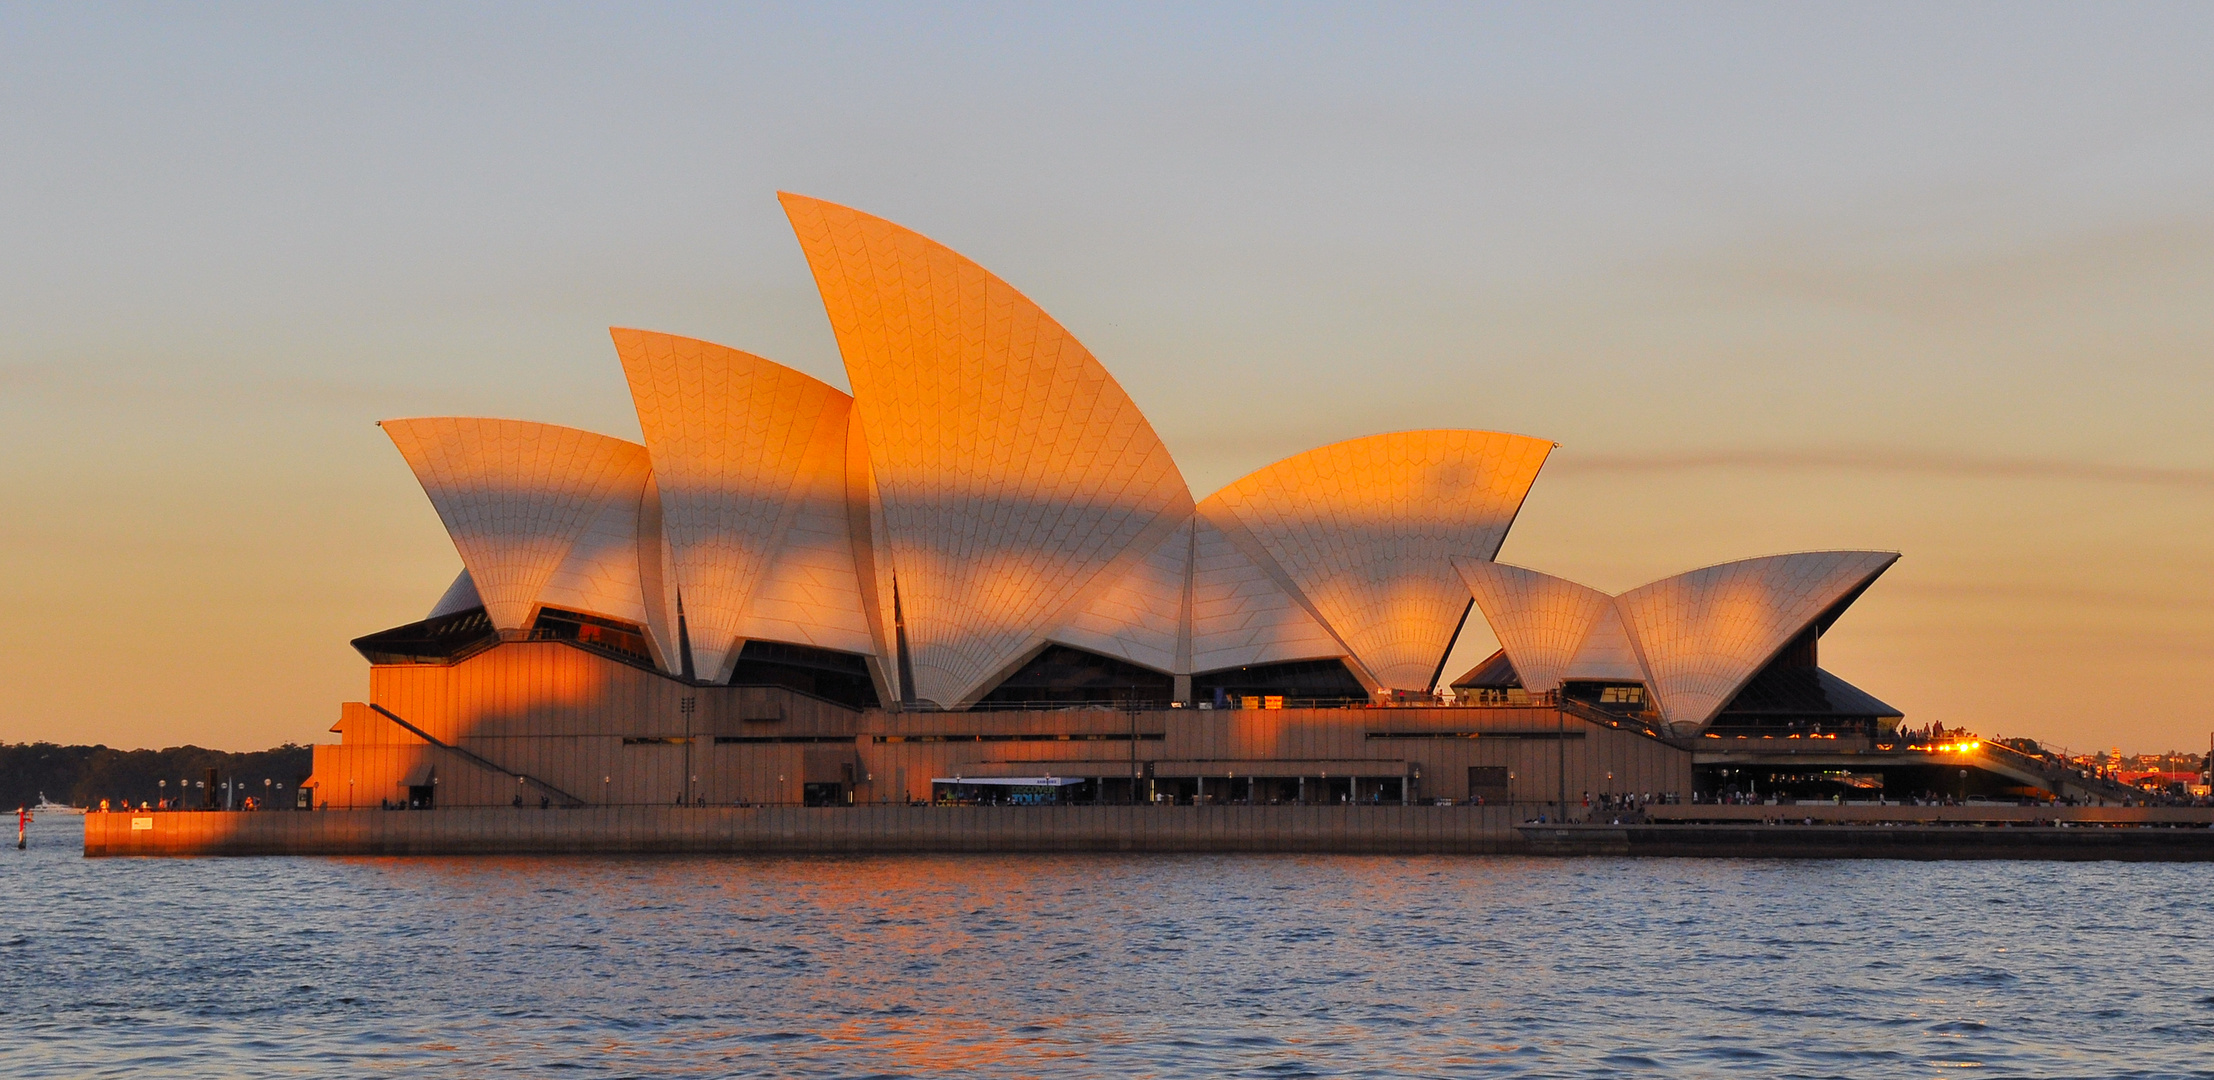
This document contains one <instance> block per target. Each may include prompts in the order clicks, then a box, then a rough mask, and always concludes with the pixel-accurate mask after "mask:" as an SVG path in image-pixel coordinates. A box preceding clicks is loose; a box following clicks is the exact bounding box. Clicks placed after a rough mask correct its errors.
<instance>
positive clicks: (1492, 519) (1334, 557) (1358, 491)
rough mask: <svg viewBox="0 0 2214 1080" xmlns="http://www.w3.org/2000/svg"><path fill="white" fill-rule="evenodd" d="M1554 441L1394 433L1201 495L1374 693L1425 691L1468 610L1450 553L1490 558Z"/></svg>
mask: <svg viewBox="0 0 2214 1080" xmlns="http://www.w3.org/2000/svg"><path fill="white" fill-rule="evenodd" d="M1552 449H1553V444H1552V443H1551V442H1548V441H1546V440H1544V439H1533V438H1530V437H1528V436H1524V435H1508V434H1503V433H1500V432H1491V431H1406V432H1397V433H1394V434H1388V435H1371V436H1368V437H1366V438H1360V439H1350V440H1347V441H1345V442H1341V443H1334V444H1331V445H1329V446H1324V447H1321V448H1318V449H1315V450H1309V451H1307V452H1306V453H1303V454H1298V455H1296V456H1293V457H1289V458H1286V459H1284V460H1283V461H1279V462H1277V463H1276V464H1274V465H1270V466H1268V467H1267V468H1264V469H1261V470H1259V471H1256V472H1254V473H1252V474H1250V475H1248V476H1246V477H1244V478H1242V479H1240V480H1238V481H1237V482H1235V483H1233V484H1231V485H1230V486H1229V487H1226V488H1224V489H1223V490H1221V491H1219V492H1217V493H1215V494H1214V495H1212V496H1210V497H1209V498H1208V499H1207V500H1206V502H1205V503H1204V504H1203V510H1204V512H1206V513H1209V514H1210V515H1213V514H1226V515H1227V516H1228V517H1230V518H1233V519H1235V521H1236V522H1237V524H1238V525H1239V526H1241V527H1243V529H1244V530H1245V531H1246V533H1247V534H1248V535H1250V536H1252V537H1253V538H1254V540H1255V541H1257V542H1258V543H1259V544H1260V546H1261V547H1262V549H1263V550H1264V551H1266V553H1267V555H1268V557H1269V558H1270V559H1271V560H1273V561H1274V563H1275V564H1276V566H1278V567H1280V568H1281V569H1282V571H1283V573H1284V574H1285V575H1286V576H1287V577H1288V578H1289V582H1290V584H1291V585H1292V586H1293V588H1294V590H1295V592H1294V595H1295V597H1296V598H1298V599H1300V600H1301V601H1303V603H1304V606H1306V607H1307V609H1308V610H1310V611H1311V612H1313V613H1314V614H1315V616H1316V617H1317V618H1318V619H1319V620H1320V621H1321V622H1322V623H1323V624H1324V625H1325V626H1327V627H1328V628H1329V629H1330V630H1331V631H1332V632H1333V633H1334V634H1335V635H1336V637H1337V638H1338V639H1339V640H1341V641H1343V642H1344V643H1345V646H1346V647H1347V649H1348V650H1349V651H1350V654H1351V658H1352V659H1353V660H1354V661H1355V666H1356V667H1357V668H1358V669H1359V670H1358V671H1357V672H1356V674H1361V673H1365V674H1366V675H1367V676H1368V677H1369V678H1370V679H1372V680H1373V681H1374V683H1375V684H1376V685H1377V686H1379V687H1388V688H1394V689H1401V690H1427V689H1429V688H1430V683H1431V681H1432V680H1433V679H1434V678H1435V676H1436V674H1437V671H1438V665H1439V663H1440V662H1441V661H1442V660H1443V658H1444V656H1445V651H1446V649H1447V648H1448V647H1449V646H1450V645H1451V643H1452V640H1453V633H1454V631H1455V629H1456V628H1458V627H1459V626H1460V623H1461V619H1462V617H1463V616H1464V615H1465V614H1466V613H1467V611H1468V601H1469V594H1468V588H1467V586H1466V584H1465V583H1464V582H1463V581H1462V580H1461V577H1460V574H1459V573H1458V572H1457V571H1456V570H1454V568H1453V560H1454V559H1455V558H1472V559H1486V560H1488V559H1490V558H1491V557H1492V556H1493V555H1496V554H1498V551H1499V545H1500V544H1501V543H1502V542H1504V541H1505V540H1506V538H1507V529H1508V527H1509V526H1511V525H1512V524H1513V523H1514V518H1515V515H1516V513H1518V512H1519V511H1520V510H1521V508H1522V500H1523V498H1524V496H1526V495H1527V494H1528V493H1529V490H1530V484H1531V483H1532V482H1533V481H1535V480H1536V479H1537V473H1538V469H1539V468H1540V467H1542V466H1543V465H1544V464H1545V458H1546V455H1547V454H1549V453H1551V452H1552Z"/></svg>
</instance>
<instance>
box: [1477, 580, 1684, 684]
mask: <svg viewBox="0 0 2214 1080" xmlns="http://www.w3.org/2000/svg"><path fill="white" fill-rule="evenodd" d="M1453 565H1454V567H1455V568H1456V569H1458V570H1459V571H1460V574H1461V578H1462V580H1463V581H1464V582H1465V583H1466V584H1467V586H1468V591H1469V592H1470V593H1471V594H1472V595H1474V596H1475V598H1476V606H1477V608H1479V609H1480V610H1482V611H1483V613H1484V620H1485V621H1486V622H1488V623H1490V624H1491V632H1492V633H1493V634H1494V635H1495V636H1497V637H1498V639H1499V647H1500V648H1502V649H1505V650H1506V651H1507V659H1508V660H1510V661H1512V662H1513V664H1514V670H1515V674H1516V675H1518V676H1520V677H1521V679H1522V687H1523V689H1525V690H1529V691H1531V692H1533V693H1543V692H1545V691H1547V690H1557V689H1559V688H1560V685H1561V680H1562V679H1563V678H1565V677H1566V676H1567V675H1568V674H1569V673H1570V668H1571V665H1572V663H1573V662H1574V661H1576V660H1577V659H1578V654H1579V651H1580V650H1582V649H1583V648H1584V646H1585V643H1586V642H1587V641H1588V640H1589V639H1590V638H1591V637H1592V631H1593V627H1594V626H1595V625H1597V624H1598V623H1600V622H1601V620H1602V617H1605V620H1606V622H1607V623H1608V625H1610V626H1612V627H1613V628H1614V630H1615V633H1616V634H1617V635H1619V634H1620V633H1621V622H1620V620H1619V619H1616V618H1614V617H1613V614H1614V598H1613V597H1611V596H1608V595H1607V594H1605V593H1603V592H1600V591H1599V590H1597V589H1592V588H1586V587H1585V586H1582V585H1578V584H1576V583H1575V582H1573V581H1570V580H1568V579H1566V578H1557V577H1554V576H1552V575H1550V574H1541V573H1538V572H1537V571H1535V570H1525V569H1523V568H1522V567H1519V566H1509V565H1506V564H1504V563H1496V562H1490V561H1487V560H1483V559H1455V560H1453ZM1587 666H1588V665H1587ZM1632 678H1637V679H1639V680H1640V681H1643V678H1642V675H1633V676H1632Z"/></svg>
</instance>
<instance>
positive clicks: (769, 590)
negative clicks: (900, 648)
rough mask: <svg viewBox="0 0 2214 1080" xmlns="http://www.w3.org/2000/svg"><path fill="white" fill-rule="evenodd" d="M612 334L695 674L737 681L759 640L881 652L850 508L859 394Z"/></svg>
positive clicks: (700, 346)
mask: <svg viewBox="0 0 2214 1080" xmlns="http://www.w3.org/2000/svg"><path fill="white" fill-rule="evenodd" d="M610 334H611V336H612V337H613V338H614V341H615V351H616V354H617V355H618V356H620V357H621V359H622V363H623V373H624V375H625V376H627V377H628V379H629V381H630V389H631V397H632V400H633V401H634V403H635V404H636V406H637V408H638V423H639V427H640V428H641V429H642V430H643V431H644V433H645V436H646V448H647V450H648V451H649V452H650V453H651V455H652V459H653V464H654V483H655V486H656V487H657V489H658V492H659V497H660V518H661V529H662V533H663V535H665V536H666V537H667V540H668V551H669V559H670V566H669V575H668V576H669V579H670V580H671V581H672V582H673V583H674V585H675V590H676V597H678V598H680V599H681V601H682V604H683V611H684V624H685V628H686V633H687V637H688V639H689V640H690V643H691V648H692V664H693V671H694V672H695V674H696V675H697V676H698V677H699V678H702V679H706V680H709V681H718V682H719V681H722V680H724V679H727V678H728V677H729V675H730V671H731V668H732V666H733V665H734V664H735V663H736V662H737V659H738V652H739V649H740V648H741V647H742V646H743V644H744V643H745V642H746V641H747V640H748V639H752V638H764V639H770V640H775V641H786V642H792V643H796V644H803V645H812V646H816V647H820V648H826V649H838V650H843V651H847V652H856V653H863V654H872V653H874V652H875V648H874V642H873V638H872V636H871V634H870V632H869V626H868V620H867V617H866V615H865V614H864V611H863V605H862V603H861V593H860V583H859V578H858V577H857V575H856V574H855V572H854V552H853V544H852V540H851V537H850V535H849V521H848V515H847V512H846V423H847V418H848V415H849V413H850V411H851V407H852V399H851V398H849V397H847V396H846V395H845V394H844V393H841V392H840V391H838V390H837V389H836V388H834V387H832V386H830V385H828V384H826V383H824V382H822V381H821V380H819V379H815V378H812V377H810V376H808V375H805V374H802V373H800V372H797V371H794V370H792V369H791V368H788V367H785V366H783V365H782V364H778V363H775V362H773V361H770V360H766V359H763V358H762V357H759V356H755V355H753V354H751V353H746V352H740V351H738V350H736V349H730V348H725V347H723V346H721V345H715V344H712V343H710V342H705V341H698V340H695V339H692V338H684V337H677V336H674V335H670V334H657V333H650V332H646V331H640V330H626V329H616V330H612V331H610ZM664 617H666V616H664Z"/></svg>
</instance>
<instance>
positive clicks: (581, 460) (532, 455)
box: [379, 417, 658, 644]
mask: <svg viewBox="0 0 2214 1080" xmlns="http://www.w3.org/2000/svg"><path fill="white" fill-rule="evenodd" d="M379 426H381V427H382V428H383V429H384V432H385V434H386V435H387V436H388V437H390V438H391V440H392V444H393V445H394V446H396V447H398V448H399V451H400V454H401V456H402V457H404V458H406V459H407V463H408V467H409V468H411V469H413V470H414V471H415V476H416V479H417V480H419V481H420V482H421V483H422V485H423V491H424V493H425V494H427V495H429V496H430V501H431V505H432V506H433V507H434V508H436V509H437V511H438V516H439V519H440V520H441V521H443V522H444V523H445V526H446V533H447V535H448V536H450V537H452V539H453V542H454V548H455V549H456V550H457V551H459V552H460V554H461V561H462V565H463V566H464V567H465V568H466V569H467V572H468V575H469V580H470V582H471V584H472V585H473V586H474V587H475V589H476V591H477V594H478V596H479V597H481V599H482V600H483V603H484V608H485V612H486V614H487V615H489V616H490V618H491V620H492V625H493V626H495V627H497V628H498V629H501V630H523V629H527V628H528V627H529V625H530V622H531V620H532V618H533V616H534V613H535V612H536V610H537V608H538V607H539V605H541V604H544V603H555V604H557V606H562V607H570V608H574V609H580V610H583V611H586V612H590V613H593V614H600V615H606V616H609V617H612V618H617V619H626V620H638V619H639V616H640V615H642V614H643V607H642V603H641V601H640V599H639V593H638V566H637V562H636V558H635V555H634V554H632V555H630V556H629V557H628V559H627V561H626V558H625V553H626V552H635V550H636V527H637V525H636V522H637V516H638V506H639V499H640V495H641V493H642V491H643V490H644V488H645V484H646V477H647V472H648V469H647V461H646V448H645V447H643V446H640V445H638V444H636V443H632V442H625V441H624V440H621V439H614V438H609V437H608V436H605V435H595V434H593V433H591V432H589V431H579V430H577V429H575V428H568V427H560V426H558V425H554V424H537V423H531V422H528V421H523V420H494V419H484V418H478V417H427V418H418V419H405V420H386V421H384V422H383V423H382V424H381V425H379ZM657 644H658V643H657Z"/></svg>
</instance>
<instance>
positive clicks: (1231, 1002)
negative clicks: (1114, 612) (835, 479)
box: [0, 817, 2214, 1078]
mask: <svg viewBox="0 0 2214 1080" xmlns="http://www.w3.org/2000/svg"><path fill="white" fill-rule="evenodd" d="M79 828H81V825H80V823H79V822H78V820H77V819H73V818H60V817H47V818H41V819H40V820H39V821H38V822H37V823H36V824H35V825H33V826H32V833H31V839H32V844H31V849H30V850H29V851H26V852H18V851H14V850H12V849H10V850H7V851H5V852H4V853H0V854H4V856H5V857H4V859H0V912H4V913H5V914H4V916H0V1011H4V1013H5V1015H6V1017H7V1027H6V1051H5V1054H4V1055H0V1063H4V1064H0V1072H4V1073H5V1074H6V1075H8V1076H13V1077H82V1076H103V1075H107V1076H127V1075H144V1076H249V1077H258V1076H341V1075H342V1076H368V1075H441V1076H485V1075H517V1076H543V1075H557V1074H558V1075H575V1076H640V1075H673V1076H702V1077H706V1076H763V1075H774V1076H803V1077H814V1076H821V1077H849V1076H850V1077H877V1076H1008V1077H1017V1076H1071V1077H1073V1076H1133V1077H1147V1076H1154V1077H1215V1076H1257V1077H1302V1076H1318V1077H1319V1076H1329V1077H1339V1076H1375V1077H1403V1076H1563V1077H1569V1076H1577V1077H1581V1076H1609V1077H1612V1076H1623V1075H1656V1076H1686V1077H1694V1076H1758V1077H1854V1078H1864V1077H1871V1076H1931V1075H1939V1076H1946V1075H1970V1076H1992V1077H2001V1076H2004V1077H2083V1076H2100V1077H2110V1076H2111V1077H2127V1076H2148V1077H2151V1076H2157V1077H2170V1076H2214V926H2210V923H2214V905H2210V904H2209V897H2210V896H2214V866H2209V865H2207V864H2124V863H2036V862H1975V863H1967V862H1960V863H1905V862H1882V861H1850V862H1822V861H1737V860H1659V859H1656V860H1627V859H1567V860H1547V859H1521V858H1478V857H1467V858H1445V857H1438V858H1387V857H1373V858H1370V857H1348V856H1329V857H1313V858H1302V857H1288V856H1275V857H1269V856H1252V857H1165V856H1150V857H1099V856H1088V857H1036V856H1003V857H997V856H995V857H975V856H970V857H962V856H914V857H870V858H830V857H819V858H762V859H741V858H674V857H671V858H493V859H462V858H425V859H315V858H264V859H158V860H140V859H95V860H87V859H83V858H81V857H80V856H79V854H78V849H79V844H80V842H81V840H80V834H79V833H78V830H79Z"/></svg>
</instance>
